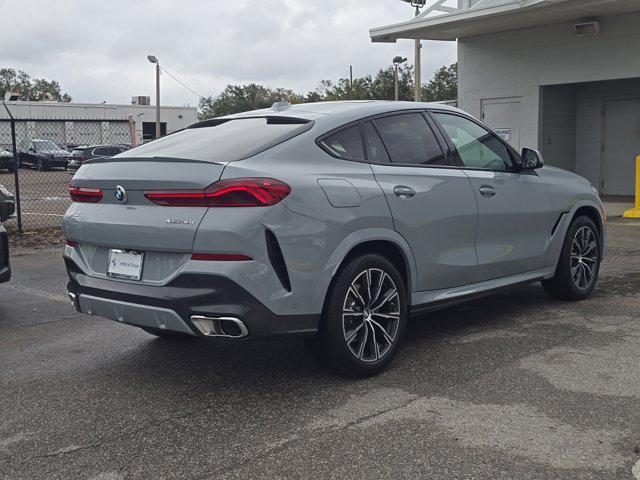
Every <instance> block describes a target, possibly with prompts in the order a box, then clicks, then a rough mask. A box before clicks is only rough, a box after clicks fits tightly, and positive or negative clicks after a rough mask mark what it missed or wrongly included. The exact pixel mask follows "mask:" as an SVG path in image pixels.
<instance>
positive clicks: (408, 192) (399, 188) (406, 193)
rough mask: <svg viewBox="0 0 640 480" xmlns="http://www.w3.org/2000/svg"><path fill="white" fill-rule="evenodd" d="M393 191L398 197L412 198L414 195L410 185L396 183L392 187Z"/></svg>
mask: <svg viewBox="0 0 640 480" xmlns="http://www.w3.org/2000/svg"><path fill="white" fill-rule="evenodd" d="M393 193H395V194H396V197H398V198H404V199H407V198H413V197H415V196H416V191H415V190H414V189H413V188H411V187H405V186H404V185H396V186H395V187H394V188H393Z"/></svg>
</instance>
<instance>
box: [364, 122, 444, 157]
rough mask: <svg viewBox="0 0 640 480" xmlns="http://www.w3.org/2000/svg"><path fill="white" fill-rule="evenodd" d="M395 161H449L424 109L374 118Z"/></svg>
mask: <svg viewBox="0 0 640 480" xmlns="http://www.w3.org/2000/svg"><path fill="white" fill-rule="evenodd" d="M374 123H375V124H376V127H377V128H378V131H379V132H380V135H381V136H382V140H383V141H384V144H385V146H386V147H387V151H388V152H389V155H390V156H391V161H392V162H393V163H415V164H420V165H446V159H445V157H444V155H443V154H442V150H441V149H440V145H439V144H438V141H437V140H436V137H435V135H434V134H433V132H432V131H431V128H430V127H429V124H428V123H427V121H426V120H425V118H424V117H423V116H422V115H421V114H420V113H404V114H402V115H393V116H391V117H383V118H379V119H377V120H375V121H374Z"/></svg>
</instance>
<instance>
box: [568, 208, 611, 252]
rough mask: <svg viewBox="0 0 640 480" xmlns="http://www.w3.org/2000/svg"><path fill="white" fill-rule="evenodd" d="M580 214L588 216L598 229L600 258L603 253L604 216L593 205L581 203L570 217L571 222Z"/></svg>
mask: <svg viewBox="0 0 640 480" xmlns="http://www.w3.org/2000/svg"><path fill="white" fill-rule="evenodd" d="M580 215H585V216H587V217H589V218H590V219H591V220H592V221H593V223H594V224H595V226H596V228H597V229H598V236H599V237H600V256H601V258H602V256H603V255H604V218H603V217H602V215H601V214H600V212H599V211H598V209H597V208H596V207H595V206H593V205H583V206H581V207H579V208H577V209H576V211H575V213H574V214H573V217H571V221H572V222H573V220H575V219H576V218H578V217H579V216H580Z"/></svg>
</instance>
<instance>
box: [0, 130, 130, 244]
mask: <svg viewBox="0 0 640 480" xmlns="http://www.w3.org/2000/svg"><path fill="white" fill-rule="evenodd" d="M12 124H13V125H12ZM130 142H131V135H130V130H129V122H128V119H124V120H109V121H101V120H85V119H83V120H66V119H65V120H52V119H38V118H30V119H18V118H16V119H13V120H0V184H1V185H3V186H4V187H5V188H6V189H8V190H9V191H11V192H12V193H14V195H15V204H16V209H15V210H16V211H15V215H14V216H13V217H11V218H10V219H9V220H7V222H6V226H7V227H8V228H9V229H16V230H19V231H22V230H32V229H40V228H49V227H58V226H59V225H60V221H61V219H62V216H63V215H64V212H65V211H66V210H67V208H68V207H69V205H70V203H71V202H70V200H69V195H68V193H67V185H68V183H69V180H70V179H71V177H72V176H73V172H74V171H75V169H77V167H78V166H79V165H80V164H81V163H82V162H83V161H85V160H87V159H88V158H93V157H96V156H105V155H109V154H110V155H113V154H115V153H119V152H118V151H117V149H116V148H99V147H122V149H124V148H128V147H129V144H130ZM90 147H91V148H90ZM14 149H15V150H14ZM14 154H15V155H14ZM0 195H2V194H1V193H0ZM1 200H2V199H1V198H0V201H1Z"/></svg>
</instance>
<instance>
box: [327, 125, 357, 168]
mask: <svg viewBox="0 0 640 480" xmlns="http://www.w3.org/2000/svg"><path fill="white" fill-rule="evenodd" d="M322 144H323V145H324V146H325V147H326V148H328V149H329V150H331V151H332V152H333V153H335V154H336V155H338V156H340V157H344V158H353V159H355V160H364V150H363V148H362V137H361V136H360V127H359V126H355V127H350V128H347V129H345V130H341V131H340V132H338V133H336V134H334V135H331V136H330V137H327V138H325V139H324V140H323V141H322Z"/></svg>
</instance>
